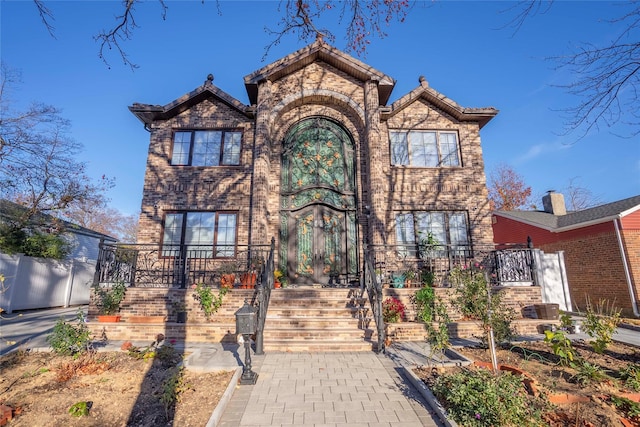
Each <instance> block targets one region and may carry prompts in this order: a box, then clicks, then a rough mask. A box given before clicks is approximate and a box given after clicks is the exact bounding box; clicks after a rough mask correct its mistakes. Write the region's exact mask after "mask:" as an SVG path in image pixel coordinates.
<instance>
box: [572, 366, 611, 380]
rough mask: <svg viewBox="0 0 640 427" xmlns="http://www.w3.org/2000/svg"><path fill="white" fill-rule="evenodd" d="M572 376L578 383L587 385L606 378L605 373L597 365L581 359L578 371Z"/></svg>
mask: <svg viewBox="0 0 640 427" xmlns="http://www.w3.org/2000/svg"><path fill="white" fill-rule="evenodd" d="M573 378H574V379H575V381H576V382H577V383H578V384H580V385H588V384H591V383H600V382H602V381H604V379H605V378H607V374H605V372H604V371H603V370H602V368H601V367H599V366H598V365H593V364H591V363H589V362H586V361H582V362H581V363H580V364H579V366H578V372H577V373H576V374H575V375H574V376H573Z"/></svg>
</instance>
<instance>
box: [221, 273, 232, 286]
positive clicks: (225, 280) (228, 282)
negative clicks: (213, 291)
mask: <svg viewBox="0 0 640 427" xmlns="http://www.w3.org/2000/svg"><path fill="white" fill-rule="evenodd" d="M235 281H236V275H235V274H223V275H222V276H221V277H220V287H221V288H227V289H231V288H233V284H234V282H235Z"/></svg>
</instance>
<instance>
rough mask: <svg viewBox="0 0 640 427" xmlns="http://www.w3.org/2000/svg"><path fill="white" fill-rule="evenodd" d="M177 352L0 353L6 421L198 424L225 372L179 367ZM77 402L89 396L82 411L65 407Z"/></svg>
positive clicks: (223, 384)
mask: <svg viewBox="0 0 640 427" xmlns="http://www.w3.org/2000/svg"><path fill="white" fill-rule="evenodd" d="M181 358H182V355H180V354H178V353H177V352H173V351H165V352H163V353H160V352H157V353H156V357H153V355H147V357H146V358H144V357H142V355H140V354H138V355H137V357H133V356H132V355H131V354H130V353H128V352H127V351H120V352H104V353H103V352H99V353H91V354H89V355H86V356H81V357H79V358H76V359H74V358H73V357H65V356H57V355H55V354H53V353H48V352H38V353H26V352H17V353H12V354H10V355H7V356H3V357H2V358H0V372H1V375H0V405H7V406H10V407H11V408H13V411H14V419H13V420H12V421H11V422H10V423H9V424H8V425H9V426H12V427H13V426H15V427H18V426H29V427H36V426H101V427H109V426H114V427H115V426H117V427H123V426H144V427H147V426H174V425H175V426H193V427H203V426H205V425H206V424H207V422H208V420H209V418H210V417H211V413H212V412H213V410H214V409H215V407H216V405H217V404H218V401H219V400H220V398H221V397H222V395H223V393H224V391H225V390H226V388H227V386H228V385H229V382H230V381H231V377H232V376H233V372H232V371H229V372H226V371H223V372H216V373H206V374H200V373H193V372H189V371H188V370H180V369H179V368H177V367H176V365H177V364H178V362H179V361H180V360H181ZM179 373H182V375H180V374H179ZM171 379H178V380H177V381H171ZM176 393H177V402H175V401H174V400H173V397H174V395H175V394H176ZM79 402H89V403H88V405H87V406H88V407H90V409H89V411H88V415H85V416H81V417H74V416H72V415H71V414H70V413H69V409H70V408H71V407H72V406H73V405H75V404H76V403H79ZM164 402H166V404H165V403H164ZM78 406H79V407H82V403H80V405H78ZM0 422H1V420H0Z"/></svg>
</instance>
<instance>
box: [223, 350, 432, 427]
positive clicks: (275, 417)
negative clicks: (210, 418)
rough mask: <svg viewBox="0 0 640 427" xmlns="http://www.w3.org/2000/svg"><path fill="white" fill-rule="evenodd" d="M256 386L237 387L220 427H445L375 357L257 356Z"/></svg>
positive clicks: (386, 362)
mask: <svg viewBox="0 0 640 427" xmlns="http://www.w3.org/2000/svg"><path fill="white" fill-rule="evenodd" d="M252 362H253V367H254V369H253V370H254V371H255V372H257V373H258V374H259V377H258V380H257V382H256V384H255V385H244V386H239V387H238V388H237V389H236V390H235V392H234V394H233V397H232V398H231V401H230V402H229V404H228V405H227V407H226V410H225V412H224V414H223V415H222V418H221V419H220V423H219V424H218V425H219V426H224V427H231V426H233V427H236V426H254V427H260V426H280V425H283V426H336V427H338V426H351V427H353V426H356V427H357V426H367V427H373V426H403V427H405V426H406V427H411V426H416V427H418V426H434V427H435V426H438V427H439V426H441V424H440V422H439V421H438V420H437V417H436V416H435V415H432V414H430V413H429V411H428V410H427V409H426V408H428V407H429V406H428V405H427V403H426V402H424V400H423V398H422V396H421V395H420V394H419V393H418V392H416V391H415V389H413V388H412V387H411V386H410V385H409V383H408V382H406V381H404V380H403V378H402V377H400V375H399V373H398V371H397V366H396V365H395V364H394V363H393V362H392V360H391V359H389V358H388V357H386V356H384V355H377V354H375V353H366V352H365V353H348V352H347V353H268V354H266V355H264V356H254V357H253V359H252Z"/></svg>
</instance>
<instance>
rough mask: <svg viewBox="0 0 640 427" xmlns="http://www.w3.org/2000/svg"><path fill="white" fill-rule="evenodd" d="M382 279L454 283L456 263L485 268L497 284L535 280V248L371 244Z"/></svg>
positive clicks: (438, 284) (392, 284) (398, 281)
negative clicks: (453, 276)
mask: <svg viewBox="0 0 640 427" xmlns="http://www.w3.org/2000/svg"><path fill="white" fill-rule="evenodd" d="M368 252H370V253H371V257H372V263H373V268H374V272H375V275H376V278H377V281H378V282H382V283H389V284H390V285H391V286H394V285H396V286H398V287H399V286H402V285H403V284H407V283H411V282H413V285H414V286H422V285H431V286H444V287H447V286H450V282H449V273H450V272H451V270H453V269H454V268H456V267H463V268H466V267H471V266H478V267H480V266H481V267H482V268H483V269H485V270H486V271H487V273H488V276H489V280H490V282H491V284H492V285H493V286H510V285H523V284H530V285H534V284H536V283H535V274H534V257H533V249H529V248H526V247H519V246H518V247H515V246H514V247H503V248H502V249H495V248H493V247H472V246H465V245H435V246H432V247H430V248H428V249H427V250H424V249H423V250H418V249H415V250H411V248H408V247H407V246H404V245H397V246H393V245H384V246H382V245H378V246H375V245H373V246H370V247H369V251H368Z"/></svg>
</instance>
